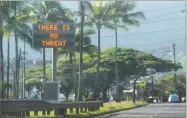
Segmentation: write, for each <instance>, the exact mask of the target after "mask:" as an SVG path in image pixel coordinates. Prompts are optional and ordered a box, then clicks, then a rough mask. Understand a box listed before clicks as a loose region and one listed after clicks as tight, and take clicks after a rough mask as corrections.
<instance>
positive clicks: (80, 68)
mask: <svg viewBox="0 0 187 118" xmlns="http://www.w3.org/2000/svg"><path fill="white" fill-rule="evenodd" d="M83 4H84V2H83V1H81V12H82V14H81V39H80V66H79V83H78V92H77V100H81V98H82V95H80V93H82V91H81V90H80V89H81V80H82V70H83V31H84V26H83V25H84V6H83Z"/></svg>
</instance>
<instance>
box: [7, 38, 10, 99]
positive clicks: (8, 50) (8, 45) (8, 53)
mask: <svg viewBox="0 0 187 118" xmlns="http://www.w3.org/2000/svg"><path fill="white" fill-rule="evenodd" d="M9 59H10V39H8V44H7V95H6V96H7V99H8V98H9V65H10V62H9Z"/></svg>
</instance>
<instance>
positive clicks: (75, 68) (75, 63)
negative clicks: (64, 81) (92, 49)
mask: <svg viewBox="0 0 187 118" xmlns="http://www.w3.org/2000/svg"><path fill="white" fill-rule="evenodd" d="M73 65H74V73H73V74H74V77H75V80H74V88H75V101H76V98H77V91H76V90H77V62H76V57H75V52H73Z"/></svg>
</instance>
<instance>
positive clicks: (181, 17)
mask: <svg viewBox="0 0 187 118" xmlns="http://www.w3.org/2000/svg"><path fill="white" fill-rule="evenodd" d="M181 18H185V17H175V18H168V19H163V20H155V21H150V22H144V23H140V24H147V23H155V22H162V21H166V20H175V19H181ZM184 20H185V19H184Z"/></svg>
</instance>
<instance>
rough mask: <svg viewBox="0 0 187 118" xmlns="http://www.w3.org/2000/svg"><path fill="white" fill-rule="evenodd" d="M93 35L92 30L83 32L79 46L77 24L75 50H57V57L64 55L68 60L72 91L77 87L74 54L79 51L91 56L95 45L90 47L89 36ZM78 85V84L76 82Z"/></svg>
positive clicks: (79, 32)
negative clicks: (72, 79)
mask: <svg viewBox="0 0 187 118" xmlns="http://www.w3.org/2000/svg"><path fill="white" fill-rule="evenodd" d="M93 34H95V32H94V30H93V29H87V30H84V33H83V39H82V40H83V44H82V46H80V45H81V44H80V40H81V29H80V25H79V24H78V25H77V28H76V33H75V40H76V47H75V50H74V49H70V48H61V49H59V50H58V55H59V56H61V55H66V57H69V59H70V63H71V64H72V75H73V78H74V80H75V81H74V82H75V83H74V89H75V90H77V89H78V88H77V87H78V86H80V85H78V86H76V85H77V81H76V80H77V77H76V75H77V74H76V58H75V53H80V52H81V51H83V52H85V53H88V54H89V55H91V56H92V55H93V52H94V51H95V50H96V49H97V47H96V46H95V45H92V42H91V38H90V35H93ZM81 47H82V48H81ZM78 84H80V83H79V82H78ZM75 93H76V94H78V93H79V92H77V91H75ZM77 96H78V95H76V98H77Z"/></svg>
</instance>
